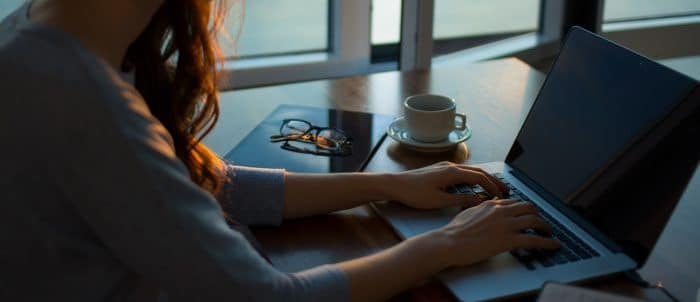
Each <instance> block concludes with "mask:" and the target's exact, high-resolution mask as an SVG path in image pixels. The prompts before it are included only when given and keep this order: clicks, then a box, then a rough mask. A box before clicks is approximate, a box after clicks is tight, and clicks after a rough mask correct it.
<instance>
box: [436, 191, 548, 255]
mask: <svg viewBox="0 0 700 302" xmlns="http://www.w3.org/2000/svg"><path fill="white" fill-rule="evenodd" d="M529 228H532V229H535V230H536V231H537V232H538V233H541V234H550V227H549V225H547V223H546V222H544V220H542V218H540V217H539V215H538V214H537V208H536V207H535V206H534V205H533V204H531V203H528V202H518V201H514V200H489V201H485V202H483V203H481V204H479V205H477V206H474V207H471V208H468V209H466V210H464V211H462V212H461V213H459V214H458V215H457V216H456V217H455V218H454V219H453V220H452V221H451V222H450V223H449V224H447V225H446V226H444V227H443V228H441V229H439V230H437V231H436V232H435V233H434V234H433V235H434V236H437V237H439V238H441V239H442V240H441V241H443V243H445V244H442V245H440V246H443V247H444V249H443V251H441V252H442V253H443V254H442V255H441V257H442V259H444V260H446V261H447V263H445V265H446V266H447V267H449V266H462V265H469V264H472V263H476V262H479V261H482V260H485V259H487V258H489V257H491V256H495V255H497V254H500V253H502V252H506V251H510V250H514V249H519V248H525V249H557V248H559V242H558V241H556V240H554V239H552V238H548V237H544V236H538V235H532V234H528V233H524V232H523V230H526V229H529Z"/></svg>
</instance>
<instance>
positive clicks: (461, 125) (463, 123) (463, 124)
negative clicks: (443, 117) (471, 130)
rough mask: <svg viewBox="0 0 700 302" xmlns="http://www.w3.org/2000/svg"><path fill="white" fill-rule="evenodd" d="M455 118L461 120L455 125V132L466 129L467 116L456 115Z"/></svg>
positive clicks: (462, 114)
mask: <svg viewBox="0 0 700 302" xmlns="http://www.w3.org/2000/svg"><path fill="white" fill-rule="evenodd" d="M455 117H458V118H459V119H460V120H461V123H459V124H455V129H457V130H464V129H466V128H467V115H466V114H464V113H456V114H455Z"/></svg>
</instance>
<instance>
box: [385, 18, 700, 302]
mask: <svg viewBox="0 0 700 302" xmlns="http://www.w3.org/2000/svg"><path fill="white" fill-rule="evenodd" d="M699 108H700V88H699V87H698V82H697V81H695V80H693V79H691V78H689V77H686V76H684V75H682V74H680V73H677V72H675V71H673V70H671V69H668V68H666V67H664V66H662V65H660V64H657V63H655V62H653V61H651V60H649V59H647V58H644V57H643V56H640V55H638V54H636V53H634V52H632V51H630V50H628V49H626V48H624V47H621V46H619V45H616V44H615V43H612V42H610V41H608V40H606V39H604V38H602V37H600V36H598V35H595V34H593V33H591V32H588V31H586V30H584V29H582V28H579V27H574V28H572V29H571V30H570V31H569V33H568V34H567V38H566V40H565V43H564V44H563V46H562V49H561V51H560V53H559V56H558V57H557V59H556V61H555V63H554V65H553V66H552V68H551V70H550V72H549V74H548V76H547V79H546V80H545V82H544V84H543V86H542V88H541V90H540V92H539V94H538V96H537V99H536V100H535V102H534V104H533V105H532V108H531V109H530V112H529V114H528V116H527V118H526V119H525V121H524V123H523V125H522V127H521V129H520V131H519V133H518V135H517V137H516V139H515V141H514V142H513V144H512V146H511V149H510V151H509V153H508V155H507V157H506V159H505V161H504V162H492V163H486V164H481V165H477V166H480V167H482V168H483V169H485V170H487V171H488V172H490V173H493V174H495V175H497V176H498V177H499V178H500V179H501V180H503V181H504V182H505V183H506V184H507V185H508V186H509V188H510V197H511V198H515V199H520V200H523V201H525V202H531V203H533V204H535V205H536V206H537V207H538V208H539V210H540V214H541V216H542V217H543V218H544V219H545V220H546V221H548V223H549V224H550V225H551V226H552V229H553V236H554V237H556V238H557V239H558V240H559V241H560V242H561V243H562V248H561V249H560V250H559V251H556V252H545V251H526V250H517V251H511V252H508V253H503V254H500V255H497V256H494V257H492V258H490V259H488V260H486V261H483V262H481V263H477V264H474V265H471V266H467V267H459V268H453V269H449V270H447V271H445V272H443V273H441V274H440V275H439V278H440V279H441V280H442V281H443V282H444V283H445V284H446V285H447V287H448V288H449V289H450V290H451V291H452V292H453V293H454V295H455V296H456V297H457V298H458V299H460V300H464V301H475V300H490V299H497V298H506V297H513V296H518V295H523V294H527V293H531V292H534V291H536V290H538V289H539V288H540V287H541V286H542V285H543V284H544V283H545V282H547V281H555V282H561V283H574V282H581V281H584V280H589V279H593V278H600V277H603V276H608V275H611V274H615V273H619V272H623V271H628V270H633V269H635V268H638V267H640V266H642V265H643V264H644V262H645V261H646V259H647V257H648V256H649V253H650V251H651V250H652V249H653V247H654V244H655V243H656V240H657V239H658V237H659V235H660V233H661V231H662V230H663V228H664V226H665V224H666V222H667V220H668V218H669V216H670V214H671V213H672V211H673V209H674V207H675V205H676V203H677V201H678V200H679V198H680V195H681V194H682V192H683V190H684V188H685V186H686V185H687V183H688V181H689V179H690V178H691V176H692V174H693V172H694V171H695V169H696V167H697V166H698V159H699V156H700V146H699V145H700V144H699V143H698V137H700V130H699V128H700V126H699V125H700V109H699ZM448 190H449V191H451V192H453V193H454V194H477V195H480V194H484V192H483V189H482V188H480V187H478V186H476V187H470V186H468V185H455V186H452V187H451V188H449V189H448ZM374 207H375V209H376V210H377V212H378V213H379V214H380V215H381V216H382V217H384V218H385V219H386V220H387V221H388V222H389V223H390V224H391V226H392V227H393V228H394V229H395V231H396V232H397V233H398V235H399V236H401V237H403V238H409V237H413V236H416V235H418V234H421V233H424V232H427V231H429V230H433V229H436V228H439V227H442V226H444V225H445V224H447V223H448V222H449V221H450V220H451V219H452V218H453V217H454V216H455V215H456V214H457V213H458V212H459V211H460V210H461V209H458V208H446V209H440V210H430V211H421V210H415V209H409V208H407V207H404V206H401V205H399V204H398V203H393V202H382V203H376V204H374ZM527 231H530V230H527Z"/></svg>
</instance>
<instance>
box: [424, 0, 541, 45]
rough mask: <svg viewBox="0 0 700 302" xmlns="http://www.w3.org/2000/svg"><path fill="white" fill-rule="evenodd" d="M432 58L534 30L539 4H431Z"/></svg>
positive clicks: (444, 0) (498, 0)
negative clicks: (432, 7)
mask: <svg viewBox="0 0 700 302" xmlns="http://www.w3.org/2000/svg"><path fill="white" fill-rule="evenodd" d="M434 1H435V14H434V18H433V39H434V46H433V54H434V55H441V54H445V53H450V52H453V51H456V50H461V49H464V48H469V47H472V46H477V45H480V44H484V43H488V42H491V41H495V40H500V39H503V38H506V37H510V36H513V35H518V34H522V33H526V32H533V31H536V30H537V25H538V22H539V15H540V0H471V1H464V0H434Z"/></svg>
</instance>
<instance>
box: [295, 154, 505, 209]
mask: <svg viewBox="0 0 700 302" xmlns="http://www.w3.org/2000/svg"><path fill="white" fill-rule="evenodd" d="M459 183H470V184H478V185H481V186H482V187H484V188H485V189H486V190H487V191H488V192H489V193H491V195H493V196H496V197H503V195H504V194H505V192H507V188H506V186H505V185H503V184H502V183H501V182H500V181H498V180H497V179H496V178H494V177H493V176H491V175H489V174H488V173H486V172H484V171H483V170H481V169H478V168H474V167H470V166H466V165H457V164H453V163H448V162H442V163H438V164H435V165H432V166H427V167H424V168H421V169H416V170H410V171H406V172H400V173H334V174H302V173H287V175H286V181H285V193H284V200H285V205H284V218H299V217H304V216H311V215H317V214H324V213H328V212H333V211H338V210H343V209H348V208H352V207H355V206H358V205H361V204H364V203H367V202H370V201H376V200H397V201H401V202H403V203H404V204H406V205H408V206H411V207H415V208H439V207H446V206H454V205H474V204H475V203H477V202H478V200H477V199H476V198H475V197H473V196H465V195H455V194H450V193H447V192H445V190H444V189H445V188H446V187H448V186H450V185H453V184H459Z"/></svg>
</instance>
